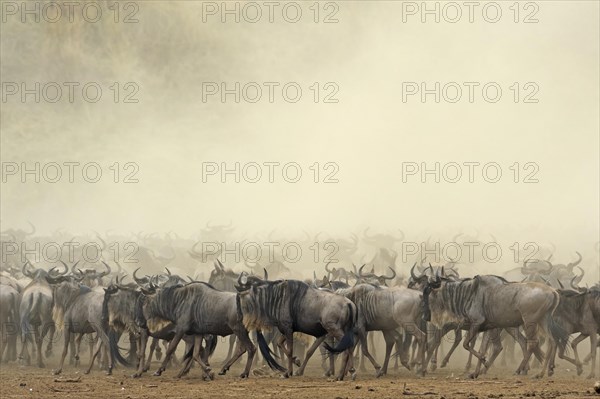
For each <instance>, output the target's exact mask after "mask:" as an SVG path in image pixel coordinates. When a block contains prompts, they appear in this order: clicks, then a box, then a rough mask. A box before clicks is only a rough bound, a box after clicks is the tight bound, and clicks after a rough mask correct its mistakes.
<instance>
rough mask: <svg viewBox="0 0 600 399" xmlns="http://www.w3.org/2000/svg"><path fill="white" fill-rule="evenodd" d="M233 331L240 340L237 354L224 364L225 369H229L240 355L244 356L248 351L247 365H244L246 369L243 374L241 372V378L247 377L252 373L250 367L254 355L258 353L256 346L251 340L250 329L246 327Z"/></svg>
mask: <svg viewBox="0 0 600 399" xmlns="http://www.w3.org/2000/svg"><path fill="white" fill-rule="evenodd" d="M233 331H234V334H235V335H236V336H237V341H238V344H237V347H238V348H237V356H236V355H234V356H233V357H232V358H231V359H230V361H229V363H227V364H226V365H225V366H223V370H228V369H229V367H231V365H232V364H233V363H235V362H236V361H237V359H238V358H239V357H240V356H242V355H243V354H244V353H245V352H248V357H247V359H246V366H245V367H244V371H243V372H242V374H240V377H241V378H247V377H248V376H249V375H250V368H251V367H252V363H253V360H254V356H255V355H256V347H255V346H254V344H253V343H252V341H251V340H250V336H249V335H248V331H246V330H245V329H242V330H237V329H235V330H233ZM223 370H221V371H223Z"/></svg>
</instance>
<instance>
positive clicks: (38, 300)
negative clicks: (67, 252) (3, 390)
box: [19, 261, 68, 367]
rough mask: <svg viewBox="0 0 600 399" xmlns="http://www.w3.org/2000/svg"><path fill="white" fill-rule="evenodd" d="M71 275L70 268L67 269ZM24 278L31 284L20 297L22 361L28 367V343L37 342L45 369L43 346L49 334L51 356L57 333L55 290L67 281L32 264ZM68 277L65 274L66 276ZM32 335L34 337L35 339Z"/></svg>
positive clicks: (24, 266)
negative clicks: (54, 312)
mask: <svg viewBox="0 0 600 399" xmlns="http://www.w3.org/2000/svg"><path fill="white" fill-rule="evenodd" d="M67 271H68V268H67ZM22 272H23V275H24V276H26V277H28V278H30V279H31V282H30V283H29V284H28V285H27V287H25V288H24V289H23V292H22V293H21V304H20V306H19V318H20V322H19V327H20V330H21V341H22V346H21V353H20V355H19V358H20V359H22V360H24V361H25V363H26V364H27V365H29V364H30V362H31V359H30V356H29V351H28V350H27V345H28V343H31V344H32V345H33V343H34V340H35V344H36V350H37V365H38V367H44V361H43V360H42V343H43V341H44V338H45V337H46V334H49V339H48V345H47V346H46V357H48V356H50V354H51V353H52V342H53V340H54V332H55V330H56V328H55V325H54V322H53V321H52V303H53V298H52V286H51V284H56V283H60V282H61V281H63V280H64V279H65V278H66V277H65V276H63V275H54V276H53V274H51V273H49V272H46V271H45V270H43V269H35V268H34V267H33V266H32V265H31V263H29V261H27V262H25V264H24V265H23V269H22ZM65 274H66V272H65ZM32 335H33V337H32Z"/></svg>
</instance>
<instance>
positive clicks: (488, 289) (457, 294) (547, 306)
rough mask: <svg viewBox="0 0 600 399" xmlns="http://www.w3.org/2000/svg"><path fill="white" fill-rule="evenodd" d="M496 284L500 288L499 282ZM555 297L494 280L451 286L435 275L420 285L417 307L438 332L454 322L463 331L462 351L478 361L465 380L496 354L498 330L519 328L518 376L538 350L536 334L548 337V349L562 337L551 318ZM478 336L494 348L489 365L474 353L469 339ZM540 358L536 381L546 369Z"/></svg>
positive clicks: (539, 287) (535, 286)
mask: <svg viewBox="0 0 600 399" xmlns="http://www.w3.org/2000/svg"><path fill="white" fill-rule="evenodd" d="M499 281H500V283H499ZM558 302H559V294H558V292H556V290H554V289H553V288H551V287H548V286H547V285H545V284H540V283H509V282H507V281H506V280H504V279H502V278H500V277H497V276H475V277H474V278H472V279H463V280H460V281H451V280H448V279H446V278H442V277H440V275H439V274H437V275H436V276H435V278H434V279H431V280H430V281H428V282H427V284H426V285H425V288H424V290H423V304H424V305H423V306H424V314H425V319H426V320H428V321H431V322H432V323H433V324H434V325H435V326H436V327H438V328H441V327H443V326H444V325H445V324H447V323H456V324H457V325H459V326H461V327H466V328H468V333H467V336H466V338H465V340H464V341H463V346H464V348H465V349H466V350H467V351H469V353H471V354H473V356H475V357H476V358H477V359H479V362H478V364H477V368H476V369H475V372H474V373H473V374H472V375H471V377H473V378H476V377H478V376H479V374H480V372H481V366H482V365H483V366H484V367H485V369H486V370H487V369H488V368H489V367H490V365H491V363H493V361H494V359H495V358H496V357H497V356H498V354H499V353H500V351H501V350H502V344H501V343H500V339H499V333H500V329H501V328H508V327H518V326H523V327H524V329H525V335H526V338H527V352H526V353H525V356H524V358H523V361H522V362H521V364H520V365H519V367H518V369H517V374H520V373H521V372H524V371H525V370H526V366H527V364H528V363H529V359H530V357H531V355H532V354H533V352H534V350H535V349H536V348H538V340H537V334H538V331H540V332H545V333H546V336H547V337H548V338H549V344H550V345H549V348H550V349H549V350H550V351H551V350H552V348H553V345H555V342H557V341H559V340H561V339H563V337H564V335H565V334H564V333H563V332H562V331H561V329H560V327H558V326H557V325H556V323H555V321H554V319H553V317H552V315H553V313H554V310H555V309H556V307H557V306H558ZM480 331H489V333H490V334H491V336H490V338H489V339H490V341H491V342H492V344H493V346H494V350H493V353H492V355H491V357H490V360H489V362H488V361H486V358H485V355H484V354H483V353H480V352H477V351H476V350H475V349H474V344H475V338H476V336H477V333H478V332H480ZM548 360H549V356H547V357H546V359H545V361H544V365H543V368H542V371H541V372H540V374H539V375H538V376H539V377H542V376H543V375H544V374H545V371H546V368H547V366H548Z"/></svg>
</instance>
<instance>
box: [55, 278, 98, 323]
mask: <svg viewBox="0 0 600 399" xmlns="http://www.w3.org/2000/svg"><path fill="white" fill-rule="evenodd" d="M88 292H91V289H90V288H89V287H87V286H85V285H79V284H75V283H71V282H63V283H61V284H59V285H57V286H56V287H55V288H54V306H53V308H52V320H54V324H55V325H56V329H57V330H58V331H62V329H63V327H64V324H65V320H64V318H65V310H67V309H68V308H69V307H70V306H71V304H73V302H74V301H75V299H77V297H79V296H80V295H83V294H86V293H88Z"/></svg>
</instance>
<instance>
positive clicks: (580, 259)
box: [567, 252, 583, 269]
mask: <svg viewBox="0 0 600 399" xmlns="http://www.w3.org/2000/svg"><path fill="white" fill-rule="evenodd" d="M575 253H576V254H577V256H578V257H579V259H577V260H576V261H575V262H572V263H569V264H568V265H567V267H568V268H571V269H572V268H573V267H575V266H577V265H578V264H580V263H581V261H582V260H583V257H582V256H581V254H580V253H579V252H575Z"/></svg>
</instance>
